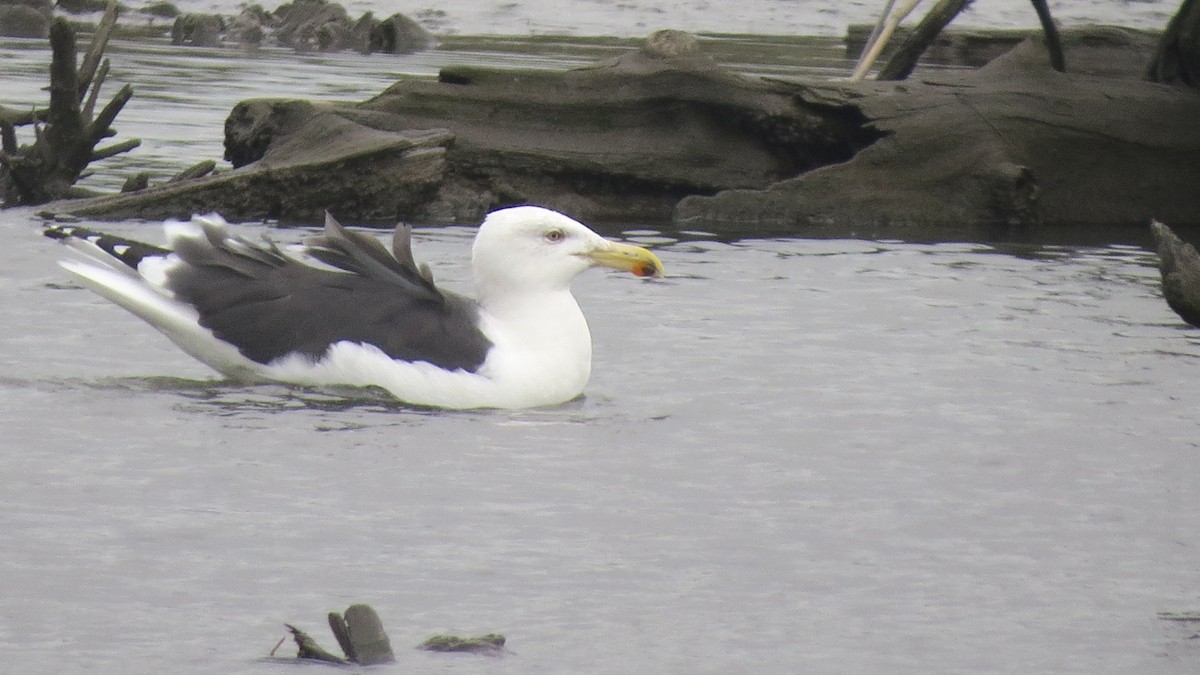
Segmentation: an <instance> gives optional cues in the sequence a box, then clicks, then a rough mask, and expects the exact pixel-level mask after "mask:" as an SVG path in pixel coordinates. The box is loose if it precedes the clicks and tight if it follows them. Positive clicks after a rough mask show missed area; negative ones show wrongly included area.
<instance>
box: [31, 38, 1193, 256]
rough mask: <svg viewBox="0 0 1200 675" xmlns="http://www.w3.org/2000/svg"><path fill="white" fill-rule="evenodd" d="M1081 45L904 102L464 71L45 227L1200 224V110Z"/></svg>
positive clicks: (655, 64) (241, 129)
mask: <svg viewBox="0 0 1200 675" xmlns="http://www.w3.org/2000/svg"><path fill="white" fill-rule="evenodd" d="M1068 35H1069V36H1073V37H1069V38H1068V40H1067V48H1068V49H1067V56H1068V65H1069V66H1070V65H1071V64H1072V63H1075V64H1077V66H1076V71H1078V72H1075V71H1072V70H1071V69H1070V67H1069V69H1068V73H1066V74H1062V73H1056V72H1054V71H1053V70H1051V69H1050V68H1049V66H1048V65H1047V59H1046V57H1045V55H1044V54H1043V53H1041V47H1040V45H1039V43H1038V42H1037V41H1036V40H1034V41H1027V42H1024V43H1021V44H1020V45H1019V46H1018V47H1017V48H1015V49H1013V50H1012V51H1010V52H1009V53H1007V54H1005V55H1004V56H1002V57H1000V58H999V59H997V60H995V61H993V62H992V63H990V64H988V65H987V66H985V67H983V68H980V69H977V70H963V71H958V72H939V73H936V74H931V73H928V72H924V73H922V72H921V71H919V72H918V74H917V76H915V77H914V78H912V79H910V80H908V81H905V82H898V83H875V82H864V83H855V84H852V83H848V82H834V81H828V80H816V79H808V80H800V79H784V78H757V77H748V76H744V75H739V74H736V73H733V72H731V71H729V70H727V69H725V68H723V67H722V66H720V65H718V64H717V62H716V61H714V60H713V59H712V58H710V57H709V56H708V55H706V54H705V53H704V52H703V50H702V48H701V45H700V44H698V43H697V42H696V41H695V40H693V39H692V38H690V36H687V35H685V34H680V33H676V32H667V33H661V34H656V36H654V37H653V38H652V39H651V40H649V41H648V42H647V44H646V45H644V46H643V47H641V48H639V49H634V50H630V51H629V52H627V53H625V54H622V55H621V56H618V57H616V58H612V59H607V60H604V61H601V62H598V63H596V64H594V65H592V66H589V67H585V68H580V69H576V70H572V71H567V72H542V71H512V70H491V69H486V68H466V67H452V68H446V69H443V70H442V71H441V74H440V76H439V77H438V79H437V80H436V81H434V80H428V79H415V78H414V79H406V80H401V81H400V82H397V83H396V84H395V85H393V86H392V87H390V88H389V89H388V90H386V91H385V92H383V93H381V94H380V95H379V96H377V97H375V98H373V99H371V100H369V101H365V102H363V103H360V104H357V105H341V106H323V105H316V104H312V103H309V102H304V101H285V100H252V101H245V102H242V103H241V104H239V105H238V106H237V107H236V108H235V109H234V110H233V111H232V112H231V114H230V117H229V119H228V121H227V123H226V139H225V143H226V151H227V159H229V160H230V161H231V162H232V163H233V164H234V166H235V167H238V168H236V169H235V170H233V171H227V172H225V173H223V174H219V175H217V176H215V177H208V178H204V179H198V180H195V181H183V182H179V183H175V184H172V185H169V186H163V187H151V188H148V189H146V190H142V191H139V192H134V193H129V194H125V195H119V196H113V197H105V198H101V199H96V200H86V201H78V202H70V203H58V204H54V205H52V206H51V207H50V208H48V209H47V210H48V211H50V212H53V213H74V214H78V215H87V216H91V217H102V218H105V217H107V218H126V217H145V218H160V217H166V216H178V215H185V214H186V213H188V212H190V211H193V210H219V211H221V212H222V213H224V214H225V215H226V216H227V217H230V218H234V219H260V218H281V219H284V220H289V221H300V222H308V221H315V220H316V219H317V218H318V217H319V214H320V213H321V212H322V211H323V210H324V209H325V208H330V209H333V210H334V211H335V212H337V213H339V214H340V215H343V216H344V217H346V218H348V219H353V220H380V221H386V220H391V219H394V218H401V219H407V220H412V221H415V222H424V223H438V222H445V223H474V222H477V221H478V219H479V218H480V217H481V215H482V214H483V213H484V212H485V211H487V210H489V209H492V208H496V207H499V206H504V205H509V204H515V203H526V202H533V203H538V204H542V205H546V206H549V207H552V208H557V209H560V210H563V211H566V212H569V213H571V214H573V215H575V216H577V217H580V218H584V219H587V220H592V221H606V220H609V221H620V222H624V223H645V224H659V225H662V224H665V223H667V222H673V223H675V224H676V225H678V226H680V227H687V228H698V229H706V230H711V231H716V232H725V233H731V234H737V233H739V232H752V231H764V230H770V231H784V232H797V233H805V232H812V233H814V234H821V235H858V236H865V235H878V234H883V235H889V234H890V235H897V236H903V234H904V231H905V230H906V229H907V228H915V227H917V226H919V227H920V229H921V235H920V236H925V237H931V236H942V237H949V238H957V237H961V236H968V235H975V236H980V235H982V236H1002V235H1004V234H1005V233H1010V232H1013V231H1019V230H1022V229H1029V228H1053V227H1060V226H1061V227H1068V226H1071V227H1074V226H1079V225H1085V226H1094V227H1098V228H1110V227H1138V228H1145V227H1146V223H1147V222H1149V219H1150V218H1152V217H1158V218H1160V219H1164V220H1167V221H1168V222H1173V223H1174V222H1178V223H1180V224H1182V225H1186V224H1195V223H1197V222H1198V221H1200V197H1198V196H1197V195H1198V194H1200V192H1198V191H1196V190H1194V189H1192V186H1194V185H1196V184H1198V182H1197V181H1198V180H1200V163H1198V162H1195V161H1194V158H1195V157H1196V156H1197V153H1200V129H1198V128H1196V125H1194V124H1192V123H1190V121H1191V120H1194V119H1200V96H1197V95H1196V93H1195V92H1194V91H1191V90H1188V89H1182V88H1175V87H1168V86H1163V85H1157V84H1151V83H1148V82H1145V81H1143V80H1142V79H1140V77H1139V76H1138V73H1140V72H1141V71H1142V70H1144V68H1145V64H1146V62H1148V60H1149V59H1150V56H1151V54H1152V51H1153V39H1152V38H1151V37H1150V36H1147V35H1145V34H1142V33H1137V32H1133V31H1124V30H1120V29H1113V28H1103V29H1094V30H1091V31H1073V32H1071V33H1069V34H1068ZM1088 64H1092V65H1091V66H1089V65H1088ZM400 137H403V138H405V139H406V140H405V141H404V142H405V143H414V140H413V139H419V141H416V142H415V144H414V145H410V146H406V147H405V148H404V149H403V150H398V149H397V148H398V147H399V146H398V145H397V144H396V139H397V138H400ZM400 145H403V143H401V144H400ZM405 153H409V154H407V155H406V154H405ZM402 156H403V157H406V159H403V160H401V157H402ZM418 158H419V159H418ZM343 162H351V164H349V165H347V164H344V163H343ZM406 163H411V165H408V166H406ZM351 165H352V166H357V167H360V170H357V171H347V170H344V167H345V166H351ZM376 166H377V167H382V168H384V169H386V170H385V171H384V173H385V175H384V176H382V177H380V176H373V175H372V169H371V167H376ZM201 207H203V208H201Z"/></svg>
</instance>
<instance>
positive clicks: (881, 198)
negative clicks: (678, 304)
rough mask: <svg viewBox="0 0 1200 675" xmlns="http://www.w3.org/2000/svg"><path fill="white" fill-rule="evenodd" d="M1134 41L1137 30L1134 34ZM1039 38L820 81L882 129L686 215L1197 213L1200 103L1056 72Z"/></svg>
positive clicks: (817, 219) (897, 222)
mask: <svg viewBox="0 0 1200 675" xmlns="http://www.w3.org/2000/svg"><path fill="white" fill-rule="evenodd" d="M1134 37H1135V38H1136V37H1137V36H1134ZM1046 60H1047V59H1046V53H1045V47H1044V45H1043V44H1042V42H1041V41H1040V40H1029V41H1027V42H1025V43H1023V44H1022V45H1021V46H1020V47H1018V48H1017V49H1015V50H1014V51H1013V52H1010V53H1009V54H1008V55H1006V56H1005V57H1002V58H1001V59H998V60H997V61H995V62H993V63H992V64H990V65H989V66H987V67H985V68H983V69H981V70H979V71H974V72H968V73H951V74H944V75H938V76H926V77H923V78H922V79H921V81H919V82H911V81H910V82H905V83H903V84H882V83H879V84H876V85H875V86H876V88H875V89H874V90H869V89H868V88H867V86H866V85H863V86H857V87H851V86H847V85H845V84H837V83H829V84H824V85H817V84H809V85H806V86H805V87H803V88H801V89H800V90H799V91H798V99H799V101H800V104H801V105H808V106H819V107H822V108H826V107H828V106H831V105H848V104H853V106H854V107H855V108H856V109H857V110H859V111H860V113H861V114H862V115H863V117H864V118H865V119H868V120H871V125H872V127H873V128H875V129H876V130H878V131H879V132H881V133H882V134H884V135H885V137H884V138H883V139H882V140H880V141H879V142H877V143H875V144H873V145H871V146H870V147H868V148H865V149H863V150H862V151H860V152H859V153H858V154H857V155H855V157H854V158H853V159H851V160H850V161H848V162H844V163H841V164H835V165H830V166H826V167H822V168H820V169H817V170H814V171H811V172H808V173H805V174H803V175H801V176H798V177H796V178H793V179H789V180H785V181H781V182H779V183H776V184H774V185H772V186H771V187H769V188H767V189H763V190H733V191H727V192H723V193H721V194H719V195H716V196H713V197H704V196H693V197H689V198H686V199H684V200H682V201H681V202H680V204H679V206H678V207H677V209H676V212H675V221H676V223H677V224H678V225H681V226H686V227H699V228H706V229H711V230H714V231H721V232H726V231H730V230H737V229H742V228H744V229H745V231H747V232H754V231H762V230H772V231H787V232H807V233H812V234H825V235H841V236H844V235H845V234H847V233H854V234H857V235H859V236H915V237H928V236H933V237H944V236H946V233H948V232H956V233H958V234H959V236H961V237H968V238H985V239H986V238H997V237H1012V236H1023V235H1028V234H1029V233H1031V232H1033V231H1036V230H1038V229H1039V228H1048V227H1057V226H1078V227H1084V228H1103V227H1110V226H1124V227H1144V223H1146V222H1148V221H1149V220H1150V218H1151V217H1154V216H1156V215H1157V216H1158V217H1162V218H1164V219H1171V220H1173V221H1176V222H1179V223H1181V224H1197V223H1198V221H1200V191H1198V190H1196V189H1195V186H1196V185H1200V163H1197V162H1196V161H1195V158H1196V157H1197V156H1198V154H1200V127H1198V126H1197V125H1196V124H1195V122H1194V121H1195V120H1196V119H1200V97H1197V96H1194V95H1192V94H1190V93H1188V92H1179V91H1176V90H1173V89H1171V88H1168V87H1162V86H1159V85H1154V84H1149V83H1146V82H1143V81H1141V80H1136V79H1129V78H1108V77H1105V78H1099V77H1093V76H1086V75H1075V74H1063V73H1058V72H1055V71H1053V70H1051V69H1050V68H1048V67H1046V65H1045V64H1046Z"/></svg>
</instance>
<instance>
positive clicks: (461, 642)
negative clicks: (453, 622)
mask: <svg viewBox="0 0 1200 675" xmlns="http://www.w3.org/2000/svg"><path fill="white" fill-rule="evenodd" d="M504 643H505V639H504V636H503V635H500V634H498V633H487V634H486V635H478V636H475V637H461V636H458V635H434V636H433V637H431V638H429V639H428V640H426V641H424V642H422V643H421V644H419V645H417V649H423V650H425V651H427V652H465V653H468V654H487V655H499V654H503V653H504Z"/></svg>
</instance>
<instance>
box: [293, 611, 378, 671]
mask: <svg viewBox="0 0 1200 675" xmlns="http://www.w3.org/2000/svg"><path fill="white" fill-rule="evenodd" d="M284 625H285V626H286V627H287V629H288V632H290V633H291V634H292V639H293V640H294V641H295V643H296V648H297V653H296V658H298V659H305V660H312V661H324V662H326V663H338V664H350V663H355V664H358V665H363V666H374V665H379V664H381V663H392V662H393V661H395V660H396V656H395V654H394V653H393V652H392V645H391V643H390V642H389V641H388V636H387V633H385V632H384V630H383V622H382V621H380V620H379V615H378V614H376V613H375V610H374V609H372V608H371V606H370V605H364V604H356V605H350V607H348V608H346V612H345V613H344V614H340V613H338V612H330V613H329V627H330V629H331V630H332V631H333V635H334V637H335V638H336V639H337V641H338V645H339V646H340V647H341V648H342V652H343V653H344V654H345V657H341V656H338V655H336V654H334V653H332V652H329V651H327V650H325V648H323V647H321V646H320V645H319V644H317V642H316V640H314V639H313V638H312V637H311V636H310V635H309V634H308V633H305V632H304V631H303V630H300V629H299V628H297V627H295V626H293V625H291V624H284Z"/></svg>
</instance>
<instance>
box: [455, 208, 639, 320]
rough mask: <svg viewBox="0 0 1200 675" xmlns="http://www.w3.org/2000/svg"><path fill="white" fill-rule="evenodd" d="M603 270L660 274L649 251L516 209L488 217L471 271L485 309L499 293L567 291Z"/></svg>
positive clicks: (544, 213) (557, 216)
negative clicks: (594, 269) (576, 281)
mask: <svg viewBox="0 0 1200 675" xmlns="http://www.w3.org/2000/svg"><path fill="white" fill-rule="evenodd" d="M598 265H602V266H605V267H613V268H616V269H623V270H627V271H630V272H633V273H634V274H637V275H638V276H658V275H660V274H662V263H661V262H659V260H658V257H657V256H655V255H654V254H653V253H651V252H650V251H648V250H646V249H644V248H641V247H638V246H630V245H628V244H621V243H618V242H613V241H609V240H607V239H605V238H603V237H601V236H600V235H598V234H596V233H595V232H592V231H591V230H589V229H588V228H586V227H584V226H583V225H582V224H580V223H578V222H576V221H575V220H572V219H571V218H568V217H567V216H564V215H563V214H561V213H558V212H556V211H551V210H549V209H544V208H541V207H538V206H514V207H512V208H507V209H500V210H498V211H493V212H492V213H490V214H488V217H487V218H486V219H485V220H484V221H483V225H481V226H480V228H479V233H478V234H477V235H476V236H475V245H474V247H473V248H472V251H471V266H472V271H473V272H474V275H475V290H476V293H477V295H478V297H479V300H480V302H483V303H485V304H486V302H487V299H488V297H489V296H492V295H494V294H496V293H503V294H514V293H544V292H554V291H562V290H566V289H567V288H568V287H569V286H570V284H571V280H572V279H574V278H575V277H576V276H577V275H578V274H579V273H580V272H583V271H584V270H586V269H588V268H591V267H596V266H598Z"/></svg>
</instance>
